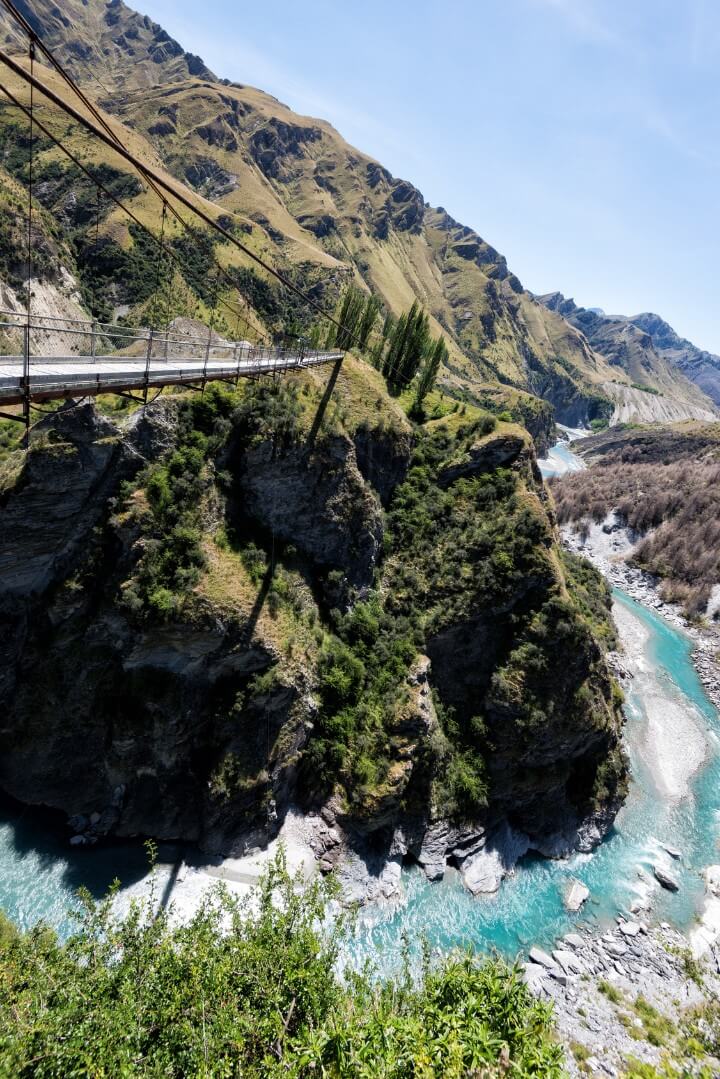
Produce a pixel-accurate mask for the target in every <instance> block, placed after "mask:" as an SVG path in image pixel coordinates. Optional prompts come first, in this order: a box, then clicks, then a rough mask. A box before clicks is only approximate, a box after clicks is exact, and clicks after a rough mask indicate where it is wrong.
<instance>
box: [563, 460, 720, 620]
mask: <svg viewBox="0 0 720 1079" xmlns="http://www.w3.org/2000/svg"><path fill="white" fill-rule="evenodd" d="M673 456H677V457H678V459H675V460H668V459H667V457H666V459H665V460H664V461H648V459H647V455H634V454H633V452H632V448H631V447H629V446H626V447H623V448H622V449H619V448H616V449H614V450H612V451H611V452H610V453H608V454H607V455H606V456H605V457H604V458H603V459H602V463H599V464H594V465H592V466H591V467H590V468H588V469H587V470H585V471H583V472H576V473H573V474H571V475H568V476H564V477H562V479H559V480H554V481H553V483H552V490H553V494H554V496H555V501H556V505H557V514H558V520H559V521H560V523H561V524H565V523H570V522H574V523H579V524H580V525H581V526H582V522H583V521H596V522H599V521H602V520H603V519H604V518H605V517H606V515H607V514H608V513H609V512H610V511H611V510H616V511H617V513H618V514H619V516H620V517H621V519H622V520H623V521H624V522H625V523H626V524H627V525H628V527H629V528H631V529H632V530H633V531H634V532H635V533H636V534H637V536H638V538H639V543H638V545H637V547H636V550H635V552H634V555H633V561H634V562H635V563H636V564H638V565H641V566H642V567H643V568H644V569H647V570H649V571H650V572H651V573H655V574H658V575H659V576H660V577H662V578H664V581H663V585H662V589H661V594H662V596H663V598H664V599H667V600H669V601H671V602H676V603H681V604H682V605H683V607H684V608H685V610H686V612H687V613H688V614H689V615H698V614H700V613H702V612H703V611H704V610H705V608H706V606H707V601H708V598H709V595H710V591H711V589H712V587H713V585H715V584H717V583H718V582H720V464H718V463H717V461H716V460H715V459H714V458H713V456H712V455H711V454H708V455H703V454H700V456H699V458H698V456H695V455H693V456H690V455H688V456H684V455H682V454H680V455H676V454H673Z"/></svg>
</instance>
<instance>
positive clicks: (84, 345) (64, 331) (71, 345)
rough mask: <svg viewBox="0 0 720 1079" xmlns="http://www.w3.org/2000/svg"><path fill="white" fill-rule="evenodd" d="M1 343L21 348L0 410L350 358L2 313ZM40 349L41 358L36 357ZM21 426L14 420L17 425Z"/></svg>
mask: <svg viewBox="0 0 720 1079" xmlns="http://www.w3.org/2000/svg"><path fill="white" fill-rule="evenodd" d="M0 335H3V336H7V338H8V339H9V340H10V341H13V340H14V341H16V342H18V341H19V344H20V350H19V351H18V353H17V354H10V355H4V354H2V353H0V406H7V405H13V404H24V403H26V402H28V401H29V402H33V401H47V400H52V399H55V398H67V397H73V398H75V397H89V396H95V395H97V394H101V393H119V394H131V393H132V392H133V391H141V392H143V393H146V391H147V390H148V389H149V388H151V387H158V388H162V387H164V386H173V385H177V386H186V387H189V388H198V389H202V388H203V387H204V386H205V384H206V383H207V382H217V381H222V382H231V381H234V382H237V380H238V379H239V378H241V377H244V378H247V377H252V376H258V375H267V374H273V373H275V372H282V371H292V370H297V369H298V368H305V367H314V366H317V365H318V364H326V363H336V362H338V361H340V360H342V358H343V355H344V353H342V352H337V351H335V352H333V351H318V350H313V349H306V348H304V347H303V346H302V345H301V344H298V345H296V346H294V347H292V348H277V347H274V346H263V345H256V344H252V343H251V342H250V341H245V340H242V341H227V340H224V339H223V338H220V337H218V336H217V335H214V334H213V333H212V332H208V333H206V334H203V335H198V334H192V333H178V332H174V331H173V329H172V328H171V327H168V328H166V329H165V330H155V329H153V328H151V327H147V328H140V329H131V330H130V329H126V328H125V327H120V326H114V325H110V324H103V323H99V322H92V321H89V320H88V321H81V320H76V319H63V318H55V317H50V316H38V317H36V318H32V319H31V320H30V321H28V320H27V318H26V316H25V314H24V313H16V312H10V311H0ZM36 341H39V342H41V344H40V348H42V352H43V354H42V355H36V354H34V353H33V347H32V346H33V343H34V342H36ZM13 418H15V417H13Z"/></svg>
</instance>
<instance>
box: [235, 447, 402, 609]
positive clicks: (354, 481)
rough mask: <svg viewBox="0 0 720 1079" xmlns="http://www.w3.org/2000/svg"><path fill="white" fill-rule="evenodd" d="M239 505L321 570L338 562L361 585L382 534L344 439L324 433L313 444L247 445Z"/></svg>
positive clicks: (338, 567)
mask: <svg viewBox="0 0 720 1079" xmlns="http://www.w3.org/2000/svg"><path fill="white" fill-rule="evenodd" d="M238 484H239V488H240V492H241V499H242V507H243V512H247V513H249V514H250V515H252V516H253V517H254V518H255V519H256V520H257V521H259V522H260V523H261V524H262V525H263V526H264V527H265V528H266V529H268V531H269V532H271V533H272V534H273V535H275V536H277V537H278V538H280V539H283V540H286V541H288V542H292V543H293V544H294V545H295V546H296V547H297V548H298V549H299V550H300V551H302V552H303V554H305V555H307V556H308V557H310V558H311V559H312V561H313V562H314V563H315V565H316V566H317V567H319V568H321V569H323V570H339V571H341V572H342V573H343V575H344V576H345V578H346V580H347V583H348V584H349V585H350V586H351V587H352V588H355V589H357V590H362V589H364V588H367V587H368V586H369V585H370V583H371V581H372V575H373V570H374V567H375V564H376V561H377V558H378V553H379V549H380V542H381V538H382V518H381V508H380V504H379V502H378V500H377V498H376V497H375V496H374V495H373V493H372V491H371V490H370V488H369V487H368V485H367V484H366V483H365V481H364V479H363V477H362V474H361V473H360V470H359V468H358V465H357V458H356V454H355V449H354V446H353V444H352V442H351V441H350V440H349V439H347V438H345V437H337V438H333V439H330V440H327V441H326V442H324V443H323V445H322V447H321V448H319V449H314V450H312V451H307V450H305V449H304V448H302V447H299V448H294V449H292V450H289V451H288V452H283V453H279V452H277V450H276V449H275V447H274V446H273V445H272V443H270V442H262V443H260V444H258V445H255V446H251V447H250V448H249V449H248V450H246V451H244V452H243V453H242V456H241V458H240V460H239V463H238Z"/></svg>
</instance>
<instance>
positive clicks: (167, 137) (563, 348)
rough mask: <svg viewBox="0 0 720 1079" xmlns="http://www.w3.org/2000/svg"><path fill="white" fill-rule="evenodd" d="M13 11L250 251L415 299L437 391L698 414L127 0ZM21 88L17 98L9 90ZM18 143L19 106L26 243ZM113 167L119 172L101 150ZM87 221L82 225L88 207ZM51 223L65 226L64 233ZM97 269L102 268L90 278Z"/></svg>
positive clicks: (299, 274)
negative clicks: (435, 344)
mask: <svg viewBox="0 0 720 1079" xmlns="http://www.w3.org/2000/svg"><path fill="white" fill-rule="evenodd" d="M20 2H21V7H22V10H23V11H24V13H25V15H26V17H27V18H28V19H29V20H30V21H31V22H32V24H33V26H34V27H35V28H36V30H37V32H38V33H39V34H40V35H41V36H42V38H43V40H44V41H45V42H46V43H47V44H48V45H49V46H50V47H51V48H52V49H53V50H54V51H55V52H56V54H57V56H58V57H59V58H60V59H61V60H62V62H63V63H64V64H65V65H67V67H68V68H69V70H70V71H71V72H72V73H73V75H74V76H75V78H76V79H78V80H79V81H80V82H82V83H83V84H84V86H85V88H86V91H87V92H88V93H89V94H91V95H92V96H94V97H95V98H96V100H97V101H98V103H99V104H100V105H101V107H102V108H103V109H104V110H105V111H106V112H108V113H110V114H112V115H113V117H114V118H115V121H119V122H120V123H121V124H122V125H123V129H122V137H123V138H124V139H125V140H126V143H127V144H128V145H132V146H134V148H135V150H136V152H138V153H139V154H141V155H142V156H144V157H145V158H146V160H148V161H151V162H153V163H154V164H155V165H156V166H158V165H160V166H162V167H164V168H165V169H166V170H167V171H168V172H169V173H170V174H171V175H172V176H173V177H174V178H175V179H176V180H178V181H180V182H181V183H182V184H184V185H185V187H186V189H187V192H188V193H189V196H190V197H191V198H193V199H195V200H197V201H198V202H202V203H203V204H204V205H205V207H206V208H207V207H208V206H210V207H214V210H215V213H216V215H217V216H218V217H220V216H222V217H223V218H224V219H225V222H226V224H227V225H228V227H230V228H231V229H233V228H234V229H236V230H238V234H240V233H241V234H242V235H243V237H244V240H245V242H246V243H247V244H248V245H249V246H250V247H251V248H252V249H253V250H255V251H257V252H258V253H261V254H262V255H264V256H265V257H266V258H267V259H268V260H269V261H270V262H272V263H273V264H274V265H276V266H278V267H279V268H283V269H284V270H285V271H286V272H287V273H289V274H291V275H292V276H293V277H294V278H295V279H296V280H297V281H298V282H299V283H303V284H304V285H305V286H306V287H309V288H313V289H315V290H316V292H317V294H318V295H320V296H321V297H322V298H323V299H324V302H326V303H329V304H332V303H333V302H334V300H335V298H336V297H337V295H338V294H339V292H340V291H341V290H342V288H343V286H344V284H345V283H346V282H347V281H351V280H352V281H354V282H355V283H356V284H358V285H360V286H361V287H363V288H367V289H370V290H372V291H373V292H374V293H376V294H377V295H378V296H379V297H380V299H381V300H382V301H383V303H384V304H385V306H386V308H387V309H388V310H389V311H390V312H391V313H392V314H394V315H399V314H400V313H401V312H402V311H405V310H407V309H408V308H409V307H410V305H411V304H412V303H413V301H415V300H417V301H419V302H420V303H421V304H422V306H423V307H424V308H425V310H426V311H427V312H428V313H429V315H430V318H431V329H432V331H433V333H439V332H442V333H443V334H444V335H445V336H446V339H447V342H448V345H449V349H450V355H449V360H448V363H447V366H446V368H445V370H444V371H443V373H442V375H441V383H442V384H443V385H444V386H445V388H446V389H447V390H448V392H450V393H452V394H454V395H455V396H468V397H470V398H471V399H475V400H476V401H483V400H484V399H485V398H486V396H487V392H488V388H489V387H494V392H495V391H497V388H498V384H499V385H500V386H501V387H504V392H505V394H506V396H508V399H509V400H511V401H514V402H519V404H520V405H521V406H522V410H524V412H525V413H526V414H527V413H528V411H532V409H533V408H534V407H535V405H534V404H533V398H527V397H524V396H523V394H532V395H535V396H536V397H540V398H543V399H544V400H545V401H547V402H550V403H551V404H552V405H553V406H554V408H555V411H556V415H557V417H558V419H559V420H561V421H564V422H567V423H570V424H579V423H583V422H587V421H588V420H590V419H592V418H593V417H596V416H599V415H607V416H609V415H610V414H611V413H612V411H613V403H614V405H615V413H616V416H619V415H620V414H621V411H622V416H623V418H646V415H647V410H648V408H649V407H650V406H652V408H653V409H654V410H655V411H657V410H658V409H660V412H661V415H660V416H659V417H658V418H666V419H676V418H681V417H682V416H687V415H689V416H698V417H701V416H704V415H707V414H708V413H707V411H706V406H708V405H709V402H708V401H707V399H706V398H705V397H704V396H703V395H702V394H701V392H700V391H699V390H698V389H697V388H695V387H692V386H691V385H690V383H688V382H687V380H685V378H684V376H683V375H682V374H678V371H677V369H676V368H674V367H673V366H672V365H670V364H669V363H668V362H667V361H665V360H662V361H657V363H656V364H655V366H656V367H657V369H658V370H657V371H653V372H640V371H637V372H635V373H633V371H634V366H633V363H620V362H618V361H617V360H616V358H613V357H614V351H613V349H612V348H610V347H608V348H605V347H599V346H598V345H596V344H594V343H593V341H592V340H591V341H588V338H587V337H586V329H587V330H593V329H594V327H593V326H592V325H588V326H587V327H586V326H585V325H583V324H582V320H578V319H577V318H576V317H575V316H574V315H572V317H569V318H568V317H567V315H566V312H565V310H563V309H561V305H557V304H552V303H549V302H548V303H545V304H543V303H538V302H536V299H535V298H534V297H533V296H532V294H531V293H529V292H528V291H527V290H526V289H524V288H523V286H522V284H521V283H520V281H519V280H518V278H517V277H516V276H515V275H514V274H513V273H512V271H511V270H510V268H509V267H508V265H507V262H506V260H505V259H504V258H503V256H502V255H501V254H500V253H499V252H498V251H497V250H495V248H493V247H491V246H490V245H489V244H488V243H486V241H485V240H483V239H482V237H481V236H479V235H478V233H476V232H475V231H474V230H473V229H471V228H468V227H467V226H465V225H462V224H461V223H459V222H458V221H456V220H454V219H453V217H451V216H450V214H449V213H447V212H446V211H445V210H444V209H443V208H442V207H437V208H435V207H431V206H429V205H428V204H427V203H426V202H425V200H424V198H423V196H422V194H421V192H420V191H418V189H417V188H416V187H415V186H414V185H413V184H412V183H410V182H408V181H407V180H403V179H398V178H396V177H394V176H392V174H391V173H390V172H389V171H388V170H387V169H386V168H384V167H383V166H382V165H381V164H380V163H379V162H377V161H375V160H374V159H373V158H371V157H368V156H367V155H366V154H363V153H362V152H360V151H359V150H356V149H355V148H354V147H352V146H350V145H349V144H348V143H347V142H345V141H344V139H343V138H342V137H341V136H340V135H339V134H338V132H337V131H335V129H334V128H333V127H331V125H330V124H328V123H327V122H325V121H323V120H317V119H310V118H307V117H303V116H298V115H297V114H296V113H294V112H292V111H291V110H290V109H289V108H288V107H287V106H285V105H283V104H282V103H281V102H279V101H277V100H276V99H275V98H274V97H271V96H269V95H268V94H265V93H263V92H262V91H260V90H255V89H252V88H250V87H247V86H244V85H242V84H240V83H231V82H229V81H228V80H226V79H222V80H221V79H218V78H217V77H216V76H215V75H214V74H213V73H212V72H211V71H210V70H209V69H208V68H207V66H206V65H205V64H204V63H203V61H202V60H201V59H200V58H199V57H197V56H194V55H193V54H191V53H188V52H186V51H185V50H184V49H183V47H182V46H181V45H179V44H178V43H177V42H176V41H174V40H173V39H172V38H171V37H170V36H169V35H168V34H167V33H166V32H165V31H164V30H163V29H162V28H161V27H160V26H158V25H157V24H156V23H154V22H153V21H152V20H151V19H149V18H148V17H147V16H143V15H140V14H138V13H136V12H134V11H132V10H131V9H130V8H128V7H127V6H126V5H125V4H124V3H123V2H122V0H64V2H63V4H62V5H59V4H57V3H55V2H54V0H32V4H30V3H29V2H28V0H20ZM1 36H4V39H5V42H6V44H9V45H10V46H11V47H13V48H15V49H17V50H20V49H21V48H22V49H26V43H25V42H24V41H23V38H22V35H20V34H18V32H17V29H16V27H15V26H14V24H13V23H12V22H11V20H10V18H9V16H7V15H6V14H5V13H3V14H0V37H1ZM17 88H18V89H19V90H20V92H22V89H21V87H20V84H18V86H17ZM45 107H47V106H45ZM50 111H51V110H50ZM13 125H15V126H14V127H13ZM3 128H4V129H5V131H6V134H5V136H3ZM21 138H22V133H21V129H20V128H18V127H17V117H16V116H15V114H14V110H12V109H9V108H4V109H3V108H0V147H2V146H3V145H4V146H5V147H6V150H5V152H4V153H3V154H2V155H0V229H3V228H4V230H5V231H4V235H6V236H9V237H10V239H11V240H12V237H13V236H14V235H16V236H17V238H18V244H20V245H22V243H23V242H24V241H23V240H22V232H21V229H20V228H19V224H18V222H17V221H15V219H14V217H13V213H14V211H13V206H14V205H16V204H17V188H16V187H15V186H14V185H16V184H17V182H18V181H20V182H22V179H23V177H22V174H21V173H22V168H21V165H22V163H21V162H19V158H18V154H17V153H14V152H13V149H12V148H13V147H14V146H17V144H18V141H19V140H20V139H21ZM66 138H67V139H69V140H71V141H72V140H77V141H76V148H77V149H79V150H80V151H81V152H82V153H86V148H85V141H84V138H83V136H81V135H80V133H79V132H77V131H74V130H72V129H68V130H67V133H66ZM104 153H105V152H104V151H103V154H104ZM59 160H60V161H61V160H62V159H59V158H58V154H57V152H56V151H53V150H52V149H50V148H48V149H47V150H45V151H43V152H42V153H41V154H40V155H39V169H40V172H39V173H38V176H43V175H45V176H47V177H48V178H49V182H48V183H47V184H45V186H44V187H43V186H41V187H39V188H38V192H39V194H40V193H41V194H42V197H43V198H44V200H45V203H44V204H45V207H46V209H47V211H48V214H49V217H48V219H47V228H48V233H47V244H48V249H49V250H51V251H52V253H53V258H54V261H55V264H56V271H55V272H56V279H57V280H60V279H61V276H62V275H60V270H59V269H58V268H57V263H58V262H59V263H61V264H62V265H61V268H62V271H63V274H64V275H65V276H64V277H62V280H65V279H66V278H67V275H68V274H69V275H70V277H75V278H76V277H77V276H78V273H79V270H78V266H77V265H76V264H75V262H74V261H73V260H74V258H75V255H74V252H77V251H78V250H79V247H78V235H77V227H78V221H77V220H74V221H72V222H71V225H72V229H68V231H67V232H63V226H64V224H65V223H66V222H67V221H68V220H69V216H68V212H67V207H68V202H67V200H68V197H69V196H68V191H67V190H66V188H67V184H63V183H62V182H60V181H59V180H58V176H57V169H58V161H59ZM107 164H108V166H110V165H111V164H113V161H112V155H110V156H109V157H107ZM3 165H4V168H3ZM114 165H115V166H116V165H117V162H116V161H115V162H114ZM12 167H14V168H15V172H14V173H12ZM8 169H10V174H7V170H8ZM43 170H44V171H43ZM118 182H121V181H118ZM127 182H129V181H125V180H123V181H122V183H127ZM76 186H77V185H76ZM127 192H128V193H127V198H128V201H129V202H130V203H131V205H132V207H133V210H134V211H135V212H136V213H138V214H139V216H140V217H141V218H142V219H143V220H146V221H148V223H151V224H153V225H156V224H157V221H156V216H157V213H156V211H157V206H156V205H155V204H154V203H153V202H152V200H149V199H148V198H147V197H146V196H145V194H144V193H143V192H140V191H138V192H137V193H136V194H132V192H131V190H130V188H127ZM88 198H90V196H89V195H88ZM4 214H5V217H7V221H6V220H5V217H4V216H3V215H4ZM75 217H76V218H77V214H75ZM85 217H86V218H91V217H92V213H91V211H90V210H87V212H86V213H85ZM54 222H55V223H59V225H60V231H59V232H58V233H57V234H55V233H53V231H52V230H53V228H55V224H54ZM38 227H40V224H38ZM73 230H75V231H73ZM100 236H101V239H103V242H104V243H105V244H108V243H110V242H111V241H115V242H117V243H118V244H120V246H121V247H122V248H123V251H125V252H127V251H128V250H130V251H132V250H135V249H136V237H135V236H134V235H133V234H132V231H129V230H128V227H127V222H126V221H125V220H124V219H123V218H122V217H121V216H118V214H117V213H116V212H114V211H113V212H112V213H109V214H108V215H107V216H106V219H105V221H103V222H102V224H101V228H100ZM7 246H8V247H9V248H11V247H12V245H11V244H8V245H7ZM96 246H97V245H96V244H95V242H94V240H93V242H92V244H90V245H89V244H87V243H86V244H85V249H86V253H87V251H88V249H90V251H89V254H88V255H87V258H88V260H91V259H92V257H93V251H94V250H95V248H96ZM80 247H82V245H80ZM113 251H114V254H115V255H117V252H115V250H114V249H113ZM140 254H141V253H140ZM224 257H225V258H227V259H232V258H235V255H230V254H229V253H226V254H224ZM118 258H119V256H118ZM123 258H124V256H123ZM50 261H52V260H46V266H47V265H49V262H50ZM120 261H122V260H120ZM136 261H137V260H136ZM20 262H21V259H20V253H19V251H18V252H16V253H13V251H12V249H10V250H9V252H8V257H7V258H6V259H5V264H6V265H8V264H10V265H16V266H17V265H20ZM107 265H108V262H107V259H106V260H105V263H104V266H103V267H100V268H99V270H101V269H106V268H107ZM94 273H95V268H94V267H93V266H92V265H88V266H86V267H85V275H86V280H90V281H91V280H92V278H93V274H94ZM3 277H4V278H5V283H6V284H7V275H6V274H4V273H3V266H2V264H1V260H0V285H2V284H3V280H2V279H3ZM16 277H17V274H16ZM196 277H197V278H198V280H200V281H201V280H202V275H200V274H198V275H196ZM140 284H142V282H140ZM190 285H191V291H193V292H196V291H197V290H196V289H195V288H194V285H193V283H192V282H190ZM109 286H110V287H109V288H106V289H105V292H106V294H107V296H106V298H108V297H109V299H110V300H112V301H113V304H114V307H115V309H116V310H118V309H119V308H121V307H123V308H125V309H127V308H128V307H130V308H132V306H133V296H132V295H130V296H127V295H125V296H123V288H124V286H125V278H124V277H123V275H122V274H119V275H118V281H117V282H112V281H111V282H109ZM103 287H104V286H103ZM125 292H127V289H125ZM110 293H113V295H112V296H110ZM140 293H143V296H144V300H143V302H145V303H146V304H147V303H149V302H152V297H148V296H146V295H145V293H144V292H143V289H141V288H136V289H135V292H134V294H140ZM261 293H262V290H260V291H258V290H257V289H256V290H254V291H253V290H250V291H249V292H248V294H247V296H246V299H247V300H248V302H249V304H250V305H251V306H252V307H254V308H255V312H256V314H257V318H258V320H259V321H261V322H262V321H263V320H264V321H265V322H266V323H267V311H263V310H260V309H259V308H257V301H258V299H262V295H261ZM86 299H87V296H86ZM201 299H202V297H200V298H199V300H201ZM546 299H547V298H546ZM191 300H192V297H191ZM58 302H60V301H58ZM573 306H574V305H573ZM194 307H197V308H198V309H199V310H200V315H201V317H203V308H202V303H200V302H198V304H197V305H195V304H193V303H192V302H191V303H190V304H189V308H190V309H193V308H194ZM134 313H137V312H133V311H131V315H132V314H134ZM140 313H142V312H140ZM589 314H590V316H591V318H595V319H596V320H601V319H602V318H603V317H604V316H601V315H599V314H597V313H592V312H591V313H589ZM637 332H638V333H639V332H640V331H637ZM596 336H597V335H596ZM648 340H649V338H648ZM601 343H602V342H601ZM660 371H662V377H660V374H659V372H660ZM673 379H675V380H676V382H677V385H674V384H673ZM635 380H637V381H639V382H643V383H645V382H647V381H648V380H649V381H650V382H651V385H652V388H654V389H657V390H658V392H659V393H662V394H663V395H664V399H663V402H662V407H660V405H659V403H658V402H659V398H658V401H656V402H648V400H647V398H648V396H649V395H648V394H646V393H642V392H641V391H638V390H635V389H633V388H632V387H631V385H630V383H631V382H632V381H635ZM619 401H620V402H621V405H622V409H621V410H620V406H619V405H618V402H619ZM710 408H712V406H710Z"/></svg>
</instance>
